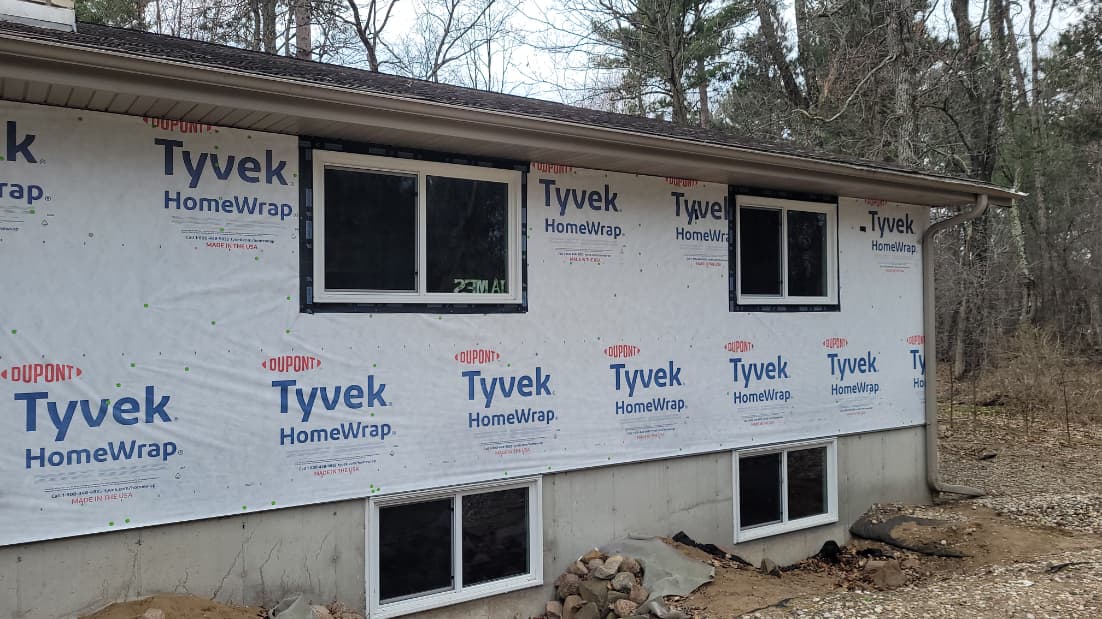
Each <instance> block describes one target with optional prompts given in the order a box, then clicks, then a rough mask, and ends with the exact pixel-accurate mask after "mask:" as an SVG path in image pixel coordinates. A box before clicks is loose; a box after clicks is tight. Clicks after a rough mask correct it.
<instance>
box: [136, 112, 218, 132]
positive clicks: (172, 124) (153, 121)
mask: <svg viewBox="0 0 1102 619" xmlns="http://www.w3.org/2000/svg"><path fill="white" fill-rule="evenodd" d="M142 122H144V123H145V124H147V125H149V126H150V127H153V128H154V129H161V130H163V131H171V132H176V133H213V132H214V131H215V127H214V125H208V124H205V123H195V122H187V121H183V120H168V119H165V118H150V117H148V116H143V117H142Z"/></svg>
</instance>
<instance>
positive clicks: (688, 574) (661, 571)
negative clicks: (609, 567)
mask: <svg viewBox="0 0 1102 619" xmlns="http://www.w3.org/2000/svg"><path fill="white" fill-rule="evenodd" d="M601 551H602V552H605V553H607V554H610V555H614V554H618V555H623V556H625V557H633V558H635V559H637V560H638V561H639V562H640V563H641V564H642V565H643V568H644V571H643V586H644V587H646V589H647V591H649V592H650V597H649V598H647V601H646V602H645V603H644V604H642V605H641V606H640V607H639V613H640V614H642V613H643V612H644V611H646V612H651V613H654V614H655V615H657V616H658V617H659V618H660V619H682V618H687V617H688V615H685V614H684V613H681V612H679V611H673V610H670V609H669V608H668V607H667V606H666V604H665V603H664V602H663V601H662V598H664V597H665V596H667V595H682V596H684V595H689V594H690V593H692V592H693V591H694V590H695V589H696V588H697V587H699V586H700V585H703V584H705V583H708V582H711V581H712V579H713V578H715V568H714V567H712V566H711V565H708V564H707V563H702V562H700V561H697V560H695V559H690V558H689V557H686V556H685V555H683V554H681V553H680V552H678V551H677V550H676V549H674V548H672V547H670V545H669V544H667V543H665V542H663V541H662V540H660V539H658V538H657V537H649V538H642V539H635V538H628V539H622V540H616V541H614V542H612V543H610V544H607V545H605V546H602V547H601Z"/></svg>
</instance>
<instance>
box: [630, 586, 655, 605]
mask: <svg viewBox="0 0 1102 619" xmlns="http://www.w3.org/2000/svg"><path fill="white" fill-rule="evenodd" d="M649 597H650V591H647V589H646V587H644V586H643V585H632V587H631V591H630V592H628V599H629V600H631V601H632V602H635V603H636V604H642V603H643V602H646V601H647V598H649Z"/></svg>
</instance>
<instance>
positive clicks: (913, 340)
mask: <svg viewBox="0 0 1102 619" xmlns="http://www.w3.org/2000/svg"><path fill="white" fill-rule="evenodd" d="M907 343H908V344H910V345H911V346H918V345H919V344H925V343H926V336H925V335H912V336H911V337H909V338H907Z"/></svg>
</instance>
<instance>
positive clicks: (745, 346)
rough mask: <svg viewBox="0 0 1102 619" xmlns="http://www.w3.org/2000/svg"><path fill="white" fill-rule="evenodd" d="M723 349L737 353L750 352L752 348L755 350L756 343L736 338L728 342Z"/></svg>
mask: <svg viewBox="0 0 1102 619" xmlns="http://www.w3.org/2000/svg"><path fill="white" fill-rule="evenodd" d="M723 350H726V351H727V352H735V353H739V352H750V351H751V350H754V343H753V342H748V341H746V340H735V341H733V342H727V344H726V345H724V347H723Z"/></svg>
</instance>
